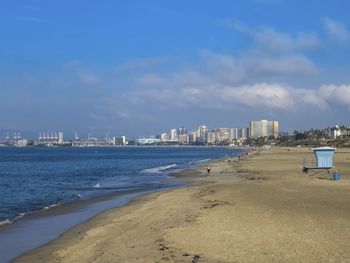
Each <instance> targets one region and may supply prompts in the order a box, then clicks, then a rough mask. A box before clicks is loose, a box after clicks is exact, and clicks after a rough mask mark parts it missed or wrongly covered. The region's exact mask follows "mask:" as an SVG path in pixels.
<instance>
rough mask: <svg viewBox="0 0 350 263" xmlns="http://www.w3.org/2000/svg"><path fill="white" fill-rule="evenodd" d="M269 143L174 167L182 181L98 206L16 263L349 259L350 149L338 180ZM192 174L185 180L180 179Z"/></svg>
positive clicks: (338, 159)
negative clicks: (305, 168)
mask: <svg viewBox="0 0 350 263" xmlns="http://www.w3.org/2000/svg"><path fill="white" fill-rule="evenodd" d="M305 157H307V158H312V152H311V150H310V149H302V148H300V149H297V148H291V149H287V148H272V149H270V150H261V151H259V152H258V153H256V154H254V155H250V156H248V157H246V158H244V159H242V160H239V161H238V160H233V159H232V160H231V162H230V163H228V162H227V161H220V162H215V163H212V164H210V167H211V173H210V175H209V176H208V175H207V173H206V170H205V167H201V168H198V169H196V170H192V171H186V172H183V173H180V174H179V175H178V176H179V179H178V180H192V181H193V184H191V185H190V186H187V187H185V188H180V189H176V190H170V191H164V192H161V193H154V194H150V195H147V196H145V197H142V198H138V199H136V200H135V201H133V202H132V203H131V204H129V205H127V206H125V207H122V208H119V209H113V210H110V211H108V212H105V213H102V214H100V215H98V216H97V217H95V218H94V219H92V220H90V221H88V222H86V223H84V224H81V225H78V226H77V227H75V228H73V229H72V230H70V231H68V232H67V233H65V234H64V235H62V236H61V237H60V238H59V239H57V240H55V241H53V242H50V243H49V244H48V245H46V246H44V247H41V248H39V249H36V250H34V251H32V252H30V253H27V254H26V255H24V256H22V257H20V258H18V259H17V260H16V262H350V165H349V164H350V149H337V152H336V156H335V164H336V165H337V166H338V167H339V168H340V172H341V174H342V177H341V180H340V181H332V180H328V179H321V178H324V177H322V176H312V175H306V174H303V173H302V172H301V165H302V161H303V159H304V158H305ZM187 178H190V179H187Z"/></svg>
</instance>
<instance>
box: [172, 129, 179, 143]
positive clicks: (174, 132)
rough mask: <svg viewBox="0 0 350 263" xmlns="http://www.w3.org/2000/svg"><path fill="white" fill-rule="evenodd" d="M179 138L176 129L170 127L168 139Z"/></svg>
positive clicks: (174, 139)
mask: <svg viewBox="0 0 350 263" xmlns="http://www.w3.org/2000/svg"><path fill="white" fill-rule="evenodd" d="M178 139H179V138H178V136H177V129H172V130H171V131H170V140H171V141H177V140H178Z"/></svg>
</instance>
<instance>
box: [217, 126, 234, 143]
mask: <svg viewBox="0 0 350 263" xmlns="http://www.w3.org/2000/svg"><path fill="white" fill-rule="evenodd" d="M215 137H216V141H217V142H224V141H229V140H230V129H229V128H218V129H215Z"/></svg>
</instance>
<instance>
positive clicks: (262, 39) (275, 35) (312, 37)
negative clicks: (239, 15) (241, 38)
mask: <svg viewBox="0 0 350 263" xmlns="http://www.w3.org/2000/svg"><path fill="white" fill-rule="evenodd" d="M223 24H225V25H226V26H229V27H232V28H234V29H235V30H237V31H239V32H241V33H243V34H245V35H246V36H248V37H250V38H251V39H252V40H253V44H254V48H256V49H258V50H262V51H265V52H271V53H286V52H287V53H288V52H295V51H303V50H315V49H316V48H318V47H319V46H320V39H319V37H318V36H317V34H316V33H314V32H310V33H306V32H299V33H297V34H295V35H292V34H287V33H284V32H280V31H277V30H275V29H274V28H272V27H261V28H259V29H258V30H255V29H252V28H249V27H247V26H245V25H242V24H240V23H236V22H233V21H231V20H224V21H223Z"/></svg>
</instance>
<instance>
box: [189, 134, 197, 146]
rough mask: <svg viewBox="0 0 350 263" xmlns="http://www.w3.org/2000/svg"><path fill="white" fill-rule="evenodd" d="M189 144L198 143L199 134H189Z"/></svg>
mask: <svg viewBox="0 0 350 263" xmlns="http://www.w3.org/2000/svg"><path fill="white" fill-rule="evenodd" d="M188 137H189V142H190V143H196V142H197V140H198V134H197V132H190V134H189V136H188Z"/></svg>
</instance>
